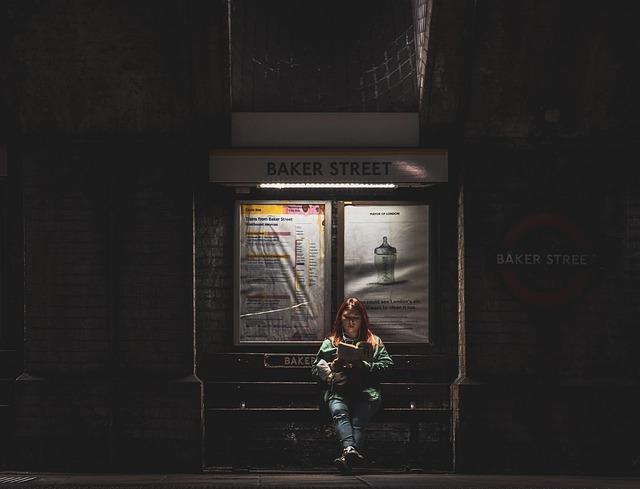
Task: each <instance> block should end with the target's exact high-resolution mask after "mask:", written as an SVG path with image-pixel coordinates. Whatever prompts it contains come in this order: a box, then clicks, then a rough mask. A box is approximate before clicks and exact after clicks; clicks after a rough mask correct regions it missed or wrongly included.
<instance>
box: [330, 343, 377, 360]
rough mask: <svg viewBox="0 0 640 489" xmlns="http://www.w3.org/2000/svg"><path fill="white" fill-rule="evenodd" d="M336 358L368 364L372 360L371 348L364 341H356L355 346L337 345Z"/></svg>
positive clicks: (369, 344)
mask: <svg viewBox="0 0 640 489" xmlns="http://www.w3.org/2000/svg"><path fill="white" fill-rule="evenodd" d="M338 358H340V359H342V360H344V361H345V362H349V363H353V362H357V361H359V360H364V361H367V362H370V361H371V359H372V358H373V347H372V346H371V343H367V342H366V341H358V343H356V344H355V345H350V344H348V343H342V342H340V343H338Z"/></svg>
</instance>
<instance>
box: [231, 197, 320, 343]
mask: <svg viewBox="0 0 640 489" xmlns="http://www.w3.org/2000/svg"><path fill="white" fill-rule="evenodd" d="M328 207H329V204H328V203H285V204H280V203H278V204H274V203H266V204H263V203H259V202H252V203H241V204H239V219H240V225H239V251H238V252H239V274H240V280H239V287H240V291H239V294H238V298H237V300H238V304H237V307H238V309H239V311H238V314H237V316H236V317H237V318H238V322H237V331H236V343H265V342H277V343H280V342H304V341H310V342H317V341H320V340H322V338H323V337H324V334H325V324H326V319H325V304H327V303H329V301H327V300H326V295H325V294H326V291H325V274H326V273H327V272H326V266H325V265H326V264H328V263H329V262H328V261H327V257H326V243H325V241H326V232H325V217H326V216H327V215H328V216H330V215H331V213H330V210H329V209H328ZM327 225H329V223H327Z"/></svg>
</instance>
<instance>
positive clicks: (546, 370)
mask: <svg viewBox="0 0 640 489" xmlns="http://www.w3.org/2000/svg"><path fill="white" fill-rule="evenodd" d="M629 5H630V4H629V3H628V2H616V3H614V4H613V5H609V6H607V8H603V6H602V5H599V4H596V3H595V2H587V3H583V2H562V3H560V4H558V3H557V2H537V1H536V2H533V1H532V2H517V3H513V2H492V1H478V2H437V3H436V4H435V6H434V16H435V18H434V24H433V26H432V31H431V36H432V38H431V44H430V48H431V50H430V53H429V55H430V57H431V58H430V60H429V66H430V75H429V78H428V79H427V94H428V103H427V104H426V109H425V111H424V113H423V114H422V116H423V129H424V133H425V139H426V140H427V141H429V142H430V143H431V142H433V143H434V144H435V145H438V144H439V143H440V144H447V145H449V148H450V150H451V160H452V162H453V163H455V164H457V165H459V167H460V168H461V171H462V172H463V174H464V177H463V179H462V180H463V182H464V183H463V189H462V190H461V196H462V197H463V200H464V205H463V208H462V209H463V213H464V252H465V260H464V265H465V267H464V269H465V281H464V286H465V294H464V296H465V299H466V302H465V305H464V311H465V317H464V320H463V326H464V329H463V331H462V335H461V341H462V343H463V345H464V347H465V355H464V364H465V367H466V370H465V371H463V372H462V373H463V374H464V375H463V376H462V377H461V378H460V379H458V382H457V385H456V386H455V387H454V406H455V407H454V409H456V420H455V423H456V427H457V428H456V446H455V453H456V469H457V470H461V471H487V472H490V471H504V470H513V471H521V472H532V471H538V472H544V471H547V472H548V471H553V472H592V473H593V472H600V473H602V472H609V473H625V472H626V473H628V472H631V471H637V470H638V459H639V457H638V453H639V450H638V444H637V442H636V441H635V440H634V439H633V438H634V437H633V433H635V432H637V427H638V418H637V416H636V415H635V414H634V413H635V412H637V409H638V399H639V396H638V380H639V373H640V370H639V364H638V361H637V359H636V356H635V354H634V345H635V344H636V343H637V342H638V339H640V338H639V336H638V331H637V328H635V327H634V326H633V325H634V323H635V318H636V316H637V313H638V306H637V304H636V301H634V300H633V299H632V297H634V296H635V295H636V294H637V290H638V264H637V258H636V256H635V255H636V254H637V246H638V244H637V236H638V234H637V233H638V230H637V219H638V217H637V213H638V207H637V190H636V187H637V180H636V179H635V177H634V176H633V175H634V174H635V172H634V166H633V165H634V163H633V162H634V161H636V160H637V155H638V146H637V143H636V141H635V138H634V136H635V134H636V133H637V122H636V121H635V117H634V116H633V112H634V111H635V110H636V108H637V107H638V96H637V93H636V91H635V90H633V89H632V88H631V87H632V85H633V84H634V83H635V81H634V80H637V75H636V74H635V70H634V69H633V64H634V63H633V61H632V60H633V59H634V57H635V56H636V55H635V48H634V36H633V35H632V29H633V23H632V22H630V21H629V19H628V7H629ZM454 154H455V155H456V157H454ZM527 222H528V223H529V224H528V225H525V224H523V223H527ZM534 222H537V224H535V225H532V223H534ZM517 229H520V230H521V231H520V237H519V238H518V239H516V240H515V243H512V244H511V247H512V248H515V249H514V250H512V251H520V252H529V253H536V252H537V253H544V252H549V251H552V252H555V253H571V252H573V253H580V252H582V253H585V252H586V253H589V254H590V256H591V259H592V260H593V261H591V262H589V263H590V264H589V265H588V266H584V267H582V268H581V267H573V268H572V267H571V266H564V267H562V266H555V267H554V266H549V265H546V266H545V265H544V264H542V265H541V266H526V265H523V266H519V267H518V266H514V267H505V266H500V265H499V263H498V258H497V254H498V253H504V252H505V251H506V250H507V249H508V248H509V246H510V245H508V244H506V243H508V242H509V241H510V240H509V236H510V234H509V233H516V231H515V230H517ZM516 234H518V233H516ZM578 235H580V236H581V238H578V237H577V236H578ZM587 243H588V244H587ZM510 273H511V274H514V275H515V276H516V277H517V278H518V280H519V281H520V282H521V285H524V289H525V290H524V291H523V290H521V288H519V287H518V286H517V285H516V284H514V283H513V281H512V280H509V279H508V278H505V275H509V274H510ZM582 274H584V275H585V278H584V280H582V278H580V279H578V280H577V282H576V283H577V284H578V285H577V286H576V287H575V288H574V289H573V292H572V293H567V294H564V293H563V292H562V291H563V290H565V289H570V288H571V282H572V280H573V279H575V278H576V277H578V276H579V275H582ZM565 295H566V297H565Z"/></svg>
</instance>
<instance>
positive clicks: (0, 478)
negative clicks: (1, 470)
mask: <svg viewBox="0 0 640 489" xmlns="http://www.w3.org/2000/svg"><path fill="white" fill-rule="evenodd" d="M35 479H37V477H34V476H30V475H0V484H20V483H22V482H29V481H32V480H35Z"/></svg>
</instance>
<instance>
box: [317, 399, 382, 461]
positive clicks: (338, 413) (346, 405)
mask: <svg viewBox="0 0 640 489" xmlns="http://www.w3.org/2000/svg"><path fill="white" fill-rule="evenodd" d="M328 406H329V412H330V413H331V417H332V418H333V424H334V426H335V428H336V434H337V435H338V438H340V442H341V443H342V447H343V448H346V447H348V446H354V447H355V448H357V449H358V450H362V445H363V442H364V429H365V427H366V426H367V424H368V423H369V421H370V420H371V418H372V417H373V415H374V414H375V413H376V411H377V410H378V408H379V407H380V399H376V400H375V401H371V400H369V399H353V400H351V399H346V400H344V399H329V403H328Z"/></svg>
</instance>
